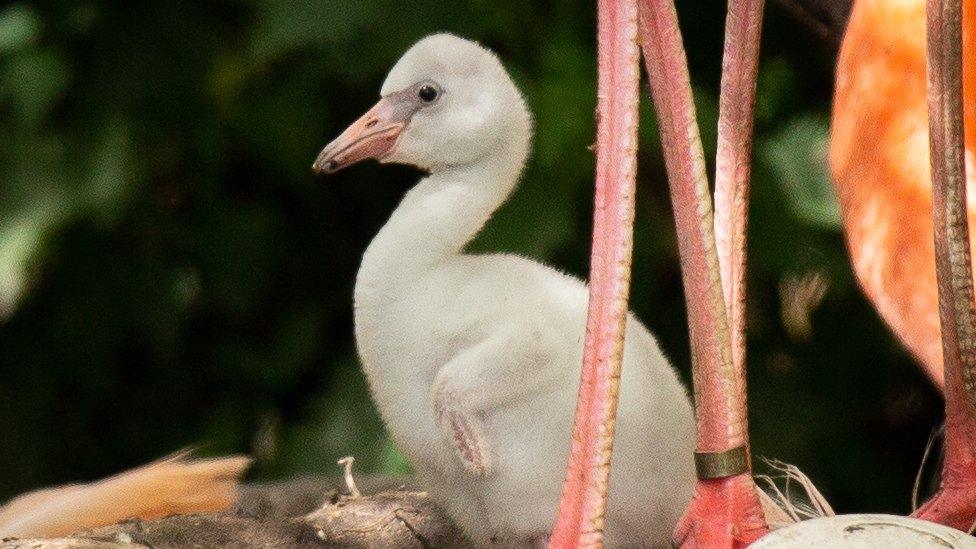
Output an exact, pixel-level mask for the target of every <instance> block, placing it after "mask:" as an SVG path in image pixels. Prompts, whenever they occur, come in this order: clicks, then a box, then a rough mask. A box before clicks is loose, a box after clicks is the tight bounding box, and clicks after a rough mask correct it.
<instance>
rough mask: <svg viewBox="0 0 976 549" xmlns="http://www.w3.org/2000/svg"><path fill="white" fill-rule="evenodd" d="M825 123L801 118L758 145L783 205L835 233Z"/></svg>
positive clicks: (836, 212) (834, 201)
mask: <svg viewBox="0 0 976 549" xmlns="http://www.w3.org/2000/svg"><path fill="white" fill-rule="evenodd" d="M827 138H828V130H827V121H826V120H825V119H824V118H822V117H815V116H803V117H800V118H797V119H795V120H793V121H791V122H790V123H789V124H787V125H786V126H784V127H783V128H782V129H781V130H780V131H779V132H777V133H776V134H774V135H772V136H771V137H770V138H769V139H768V141H766V142H764V143H762V145H761V148H760V151H761V153H760V154H761V158H762V160H763V161H764V162H765V163H766V164H767V165H768V166H769V167H770V169H771V170H772V171H773V173H774V174H775V177H776V180H777V181H778V182H779V184H780V186H781V190H782V192H783V196H784V197H785V198H786V201H787V205H788V206H789V208H790V209H791V211H792V212H793V214H794V215H795V216H796V218H797V219H799V220H800V221H802V222H804V223H807V224H810V225H814V226H817V227H821V228H824V229H828V230H833V231H837V230H840V228H841V217H840V207H839V206H838V204H837V197H836V195H835V194H834V189H833V185H832V184H831V183H830V177H829V175H828V173H827Z"/></svg>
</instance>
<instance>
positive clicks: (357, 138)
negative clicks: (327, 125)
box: [312, 92, 418, 173]
mask: <svg viewBox="0 0 976 549" xmlns="http://www.w3.org/2000/svg"><path fill="white" fill-rule="evenodd" d="M415 98H416V95H414V94H412V93H410V94H408V93H405V92H400V93H395V94H391V95H388V96H386V97H384V98H382V99H380V101H379V102H378V103H377V104H376V105H374V106H373V108H372V109H370V110H369V111H368V112H367V113H366V114H364V115H363V116H362V117H360V118H359V120H356V121H355V122H353V123H352V124H351V125H350V126H349V127H348V128H346V131H344V132H342V134H341V135H340V136H339V137H337V138H335V140H333V141H332V142H331V143H329V144H328V145H326V146H325V148H324V149H322V152H320V153H319V156H318V158H316V159H315V163H314V164H312V169H313V170H314V171H315V172H316V173H335V172H337V171H339V170H341V169H343V168H345V167H347V166H351V165H353V164H355V163H357V162H360V161H362V160H366V159H369V158H375V159H377V160H383V159H384V158H386V157H387V156H389V155H390V154H391V153H392V152H393V150H394V149H395V148H396V145H397V142H398V141H399V139H400V135H401V134H402V133H403V130H404V129H405V128H406V127H407V123H409V122H410V117H411V116H413V113H414V112H416V111H417V107H418V105H417V101H416V100H415Z"/></svg>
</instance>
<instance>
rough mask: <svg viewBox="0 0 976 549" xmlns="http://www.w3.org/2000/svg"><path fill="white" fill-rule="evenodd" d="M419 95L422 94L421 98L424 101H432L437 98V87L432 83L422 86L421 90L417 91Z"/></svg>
mask: <svg viewBox="0 0 976 549" xmlns="http://www.w3.org/2000/svg"><path fill="white" fill-rule="evenodd" d="M417 95H418V96H420V100H421V101H423V102H424V103H430V102H432V101H433V100H435V99H437V88H435V87H434V86H430V85H425V86H422V87H421V88H420V91H418V92H417Z"/></svg>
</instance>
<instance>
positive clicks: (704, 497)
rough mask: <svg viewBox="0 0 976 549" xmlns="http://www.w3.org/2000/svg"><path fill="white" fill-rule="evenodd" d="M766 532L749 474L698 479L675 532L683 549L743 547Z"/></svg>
mask: <svg viewBox="0 0 976 549" xmlns="http://www.w3.org/2000/svg"><path fill="white" fill-rule="evenodd" d="M767 532H769V528H768V527H767V526H766V518H765V516H764V515H763V511H762V507H761V506H760V504H759V500H758V498H757V497H756V485H755V483H754V482H753V480H752V477H751V476H750V475H749V474H748V473H743V474H741V475H736V476H734V477H728V478H722V479H714V480H699V481H698V484H697V485H696V486H695V492H694V494H693V495H692V498H691V504H690V505H689V506H688V510H687V511H685V514H684V516H683V517H681V520H680V521H678V526H677V527H676V528H675V531H674V543H675V545H676V546H680V547H682V548H692V549H701V548H707V549H713V548H716V549H725V548H738V547H746V546H747V545H749V544H750V543H752V542H754V541H756V540H757V539H759V538H760V537H762V536H763V535H765V534H766V533H767Z"/></svg>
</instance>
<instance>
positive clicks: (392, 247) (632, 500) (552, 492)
mask: <svg viewBox="0 0 976 549" xmlns="http://www.w3.org/2000/svg"><path fill="white" fill-rule="evenodd" d="M424 86H430V87H432V88H433V89H434V90H435V91H436V92H437V97H436V99H435V100H433V101H429V102H428V101H426V100H418V99H417V98H416V97H415V95H416V94H415V93H414V90H417V89H419V88H421V87H424ZM382 95H383V97H384V99H382V100H381V103H380V104H379V105H377V108H375V109H374V111H375V112H380V111H378V110H377V109H380V110H382V109H381V105H385V107H384V108H385V109H386V111H384V112H387V113H393V112H395V113H396V114H395V115H390V116H394V118H396V119H397V120H399V121H400V126H395V125H394V126H389V127H390V128H392V129H390V130H389V132H393V134H391V133H389V132H388V133H385V134H383V136H382V138H383V139H387V140H389V141H388V142H387V144H386V145H385V146H382V147H380V149H378V150H379V152H378V153H377V152H376V151H375V150H372V149H371V151H372V152H371V154H370V155H360V156H357V157H355V159H356V160H359V159H361V158H364V157H366V156H377V157H379V158H380V159H381V160H382V161H384V162H397V163H405V164H412V165H416V166H419V167H421V168H423V169H425V170H427V171H429V172H430V174H429V176H427V177H425V178H423V179H422V180H421V181H420V182H419V183H418V184H417V185H416V187H414V188H413V189H412V190H411V191H410V192H409V193H408V194H407V195H406V197H405V198H404V199H403V201H402V202H401V204H400V205H399V207H398V208H397V209H396V211H395V212H394V213H393V215H392V217H391V218H390V220H389V222H387V223H386V225H385V226H384V227H383V228H382V229H381V230H380V232H379V234H378V235H377V236H376V238H375V239H374V240H373V241H372V243H371V244H370V245H369V248H368V250H367V251H366V253H365V255H364V257H363V261H362V266H361V268H360V270H359V274H358V276H357V279H356V289H355V322H356V341H357V345H358V348H359V354H360V357H361V359H362V363H363V367H364V369H365V372H366V375H367V377H368V379H369V383H370V387H371V390H372V393H373V398H374V400H375V402H376V404H377V406H378V408H379V410H380V412H381V415H382V417H383V420H384V421H385V423H386V425H387V427H388V428H389V431H390V433H391V434H392V436H393V438H394V439H395V441H396V443H397V446H398V447H399V448H400V450H401V451H402V452H403V453H404V455H405V456H406V457H407V459H408V460H409V461H410V463H411V464H412V465H413V467H414V469H415V471H416V474H417V477H418V479H419V481H420V482H421V483H422V485H423V486H425V487H426V489H427V490H428V491H429V492H430V494H431V496H432V497H433V498H435V500H436V501H438V502H439V503H440V504H441V505H442V506H443V507H444V508H445V509H446V510H447V512H448V513H449V514H450V515H451V516H452V517H453V518H454V519H455V520H456V521H457V522H458V523H459V524H460V525H461V526H462V527H463V528H464V530H465V531H466V532H467V533H468V534H469V535H470V536H471V537H472V538H473V539H474V540H476V541H478V542H480V543H488V542H489V541H492V540H493V541H494V542H495V543H501V544H502V545H521V544H525V543H530V542H533V541H538V540H539V539H544V537H545V536H547V535H548V533H549V531H550V529H551V527H552V524H553V522H554V520H555V514H556V507H557V504H558V501H559V496H560V492H561V489H562V482H563V476H564V467H565V465H566V460H567V455H568V451H569V443H570V436H571V426H572V420H573V410H574V406H575V400H576V391H577V386H578V383H579V374H580V366H581V360H582V349H583V336H584V329H585V318H586V307H587V288H586V285H585V284H584V283H583V282H581V281H580V280H577V279H576V278H573V277H571V276H567V275H565V274H562V273H560V272H558V271H556V270H554V269H552V268H550V267H547V266H545V265H542V264H539V263H537V262H535V261H531V260H529V259H526V258H523V257H517V256H514V255H505V254H488V255H474V254H465V253H463V250H464V247H465V245H466V244H467V243H468V242H469V241H470V240H471V239H472V238H473V237H474V236H475V235H476V234H477V233H478V231H479V230H480V229H481V227H482V226H483V225H484V224H485V222H486V221H487V220H488V218H489V217H490V216H491V214H492V213H493V212H494V211H495V210H496V209H497V208H498V207H499V206H500V205H501V204H502V203H503V202H504V201H505V200H506V199H507V197H508V196H509V194H510V193H511V191H512V190H513V189H514V188H515V186H516V184H517V183H518V179H519V176H520V174H521V172H522V168H523V164H524V163H525V160H526V157H527V155H528V151H529V147H530V141H531V133H532V121H531V116H530V114H529V113H528V111H527V109H526V105H525V102H524V100H523V99H522V96H521V94H520V93H519V91H518V89H517V88H516V87H515V85H514V84H513V82H512V81H511V79H510V78H509V76H508V75H507V73H506V72H505V70H504V68H503V67H502V65H501V63H500V62H499V61H498V59H497V58H496V57H495V56H494V54H492V53H491V52H490V51H488V50H486V49H484V48H482V47H481V46H479V45H478V44H476V43H473V42H470V41H467V40H463V39H461V38H458V37H455V36H452V35H447V34H438V35H433V36H429V37H427V38H425V39H423V40H421V41H420V42H418V43H417V44H416V45H414V46H413V47H412V48H411V49H410V50H409V51H407V53H406V54H405V55H404V56H403V57H402V58H401V59H400V60H399V61H398V62H397V64H396V65H395V66H394V67H393V69H392V71H391V72H390V74H389V76H388V77H387V79H386V82H385V83H384V84H383V88H382ZM428 95H429V90H428ZM411 102H412V103H411ZM374 111H370V112H371V113H372V112H374ZM374 118H375V117H374ZM388 118H389V117H388ZM370 120H372V119H370V118H369V115H367V116H366V117H364V119H363V123H362V125H361V127H360V129H361V130H362V132H365V133H363V135H360V136H359V137H358V138H357V137H356V136H353V137H349V135H347V134H348V133H349V132H348V131H347V133H346V134H343V136H342V137H340V138H339V139H337V140H336V142H334V143H333V144H331V145H330V146H329V147H327V148H326V149H325V150H324V151H323V153H322V155H321V156H320V157H319V160H318V161H317V162H316V167H318V168H319V169H323V170H324V171H332V170H334V169H338V168H339V167H342V159H343V155H347V156H351V155H353V153H351V152H350V151H352V150H353V149H354V148H355V147H361V148H362V147H365V146H366V145H364V144H363V143H365V141H368V139H366V138H369V137H370V136H371V135H376V134H379V133H382V132H384V131H386V130H384V127H386V126H383V125H380V126H377V125H376V122H371V121H370ZM380 121H381V122H384V119H383V118H382V117H381V120H380ZM386 121H388V120H386ZM357 124H359V123H357ZM353 127H356V125H355V124H354V126H353ZM369 128H372V129H369ZM376 128H379V129H378V130H377V129H376ZM352 129H353V128H350V131H351V130H352ZM370 131H372V132H373V133H372V134H368V135H367V133H368V132H370ZM391 135H395V139H396V141H395V142H394V141H392V140H391V139H392V138H391V137H390V136H391ZM343 139H345V141H342V142H340V141H341V140H343ZM364 139H365V141H364ZM376 139H379V138H374V141H375V140H376ZM372 146H374V147H375V146H377V145H376V143H373V144H372ZM581 154H582V152H581ZM336 159H338V160H336ZM539 215H546V212H544V211H540V212H539ZM581 245H582V244H581ZM674 321H675V322H682V321H683V319H674ZM620 387H621V389H620V403H619V408H618V421H617V435H616V440H615V444H614V454H613V462H612V463H613V464H612V470H611V493H610V500H609V508H608V513H607V525H606V529H607V535H608V537H607V544H608V546H610V547H624V546H665V545H667V544H668V543H669V539H670V535H671V531H672V528H673V527H674V525H675V523H676V522H677V520H678V518H679V516H680V514H681V512H682V511H683V509H684V507H685V505H686V504H687V502H688V500H689V498H690V496H691V489H692V485H693V482H694V471H693V466H692V459H691V457H692V452H693V448H694V439H695V435H694V422H693V417H692V410H691V406H690V403H689V400H688V396H687V394H686V391H685V389H684V387H683V386H682V384H681V382H680V381H679V379H678V377H677V375H676V374H675V372H674V370H673V369H672V368H671V367H670V365H669V363H668V361H667V360H666V359H665V357H664V356H663V355H662V354H661V351H660V349H659V348H658V345H657V343H656V341H655V340H654V338H653V336H652V335H651V334H650V333H649V332H648V331H647V329H646V328H645V327H644V326H643V325H641V324H640V322H639V321H638V320H637V319H636V318H634V317H633V315H631V316H630V317H629V318H628V325H627V338H626V346H625V352H624V365H623V374H622V381H621V384H620Z"/></svg>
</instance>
